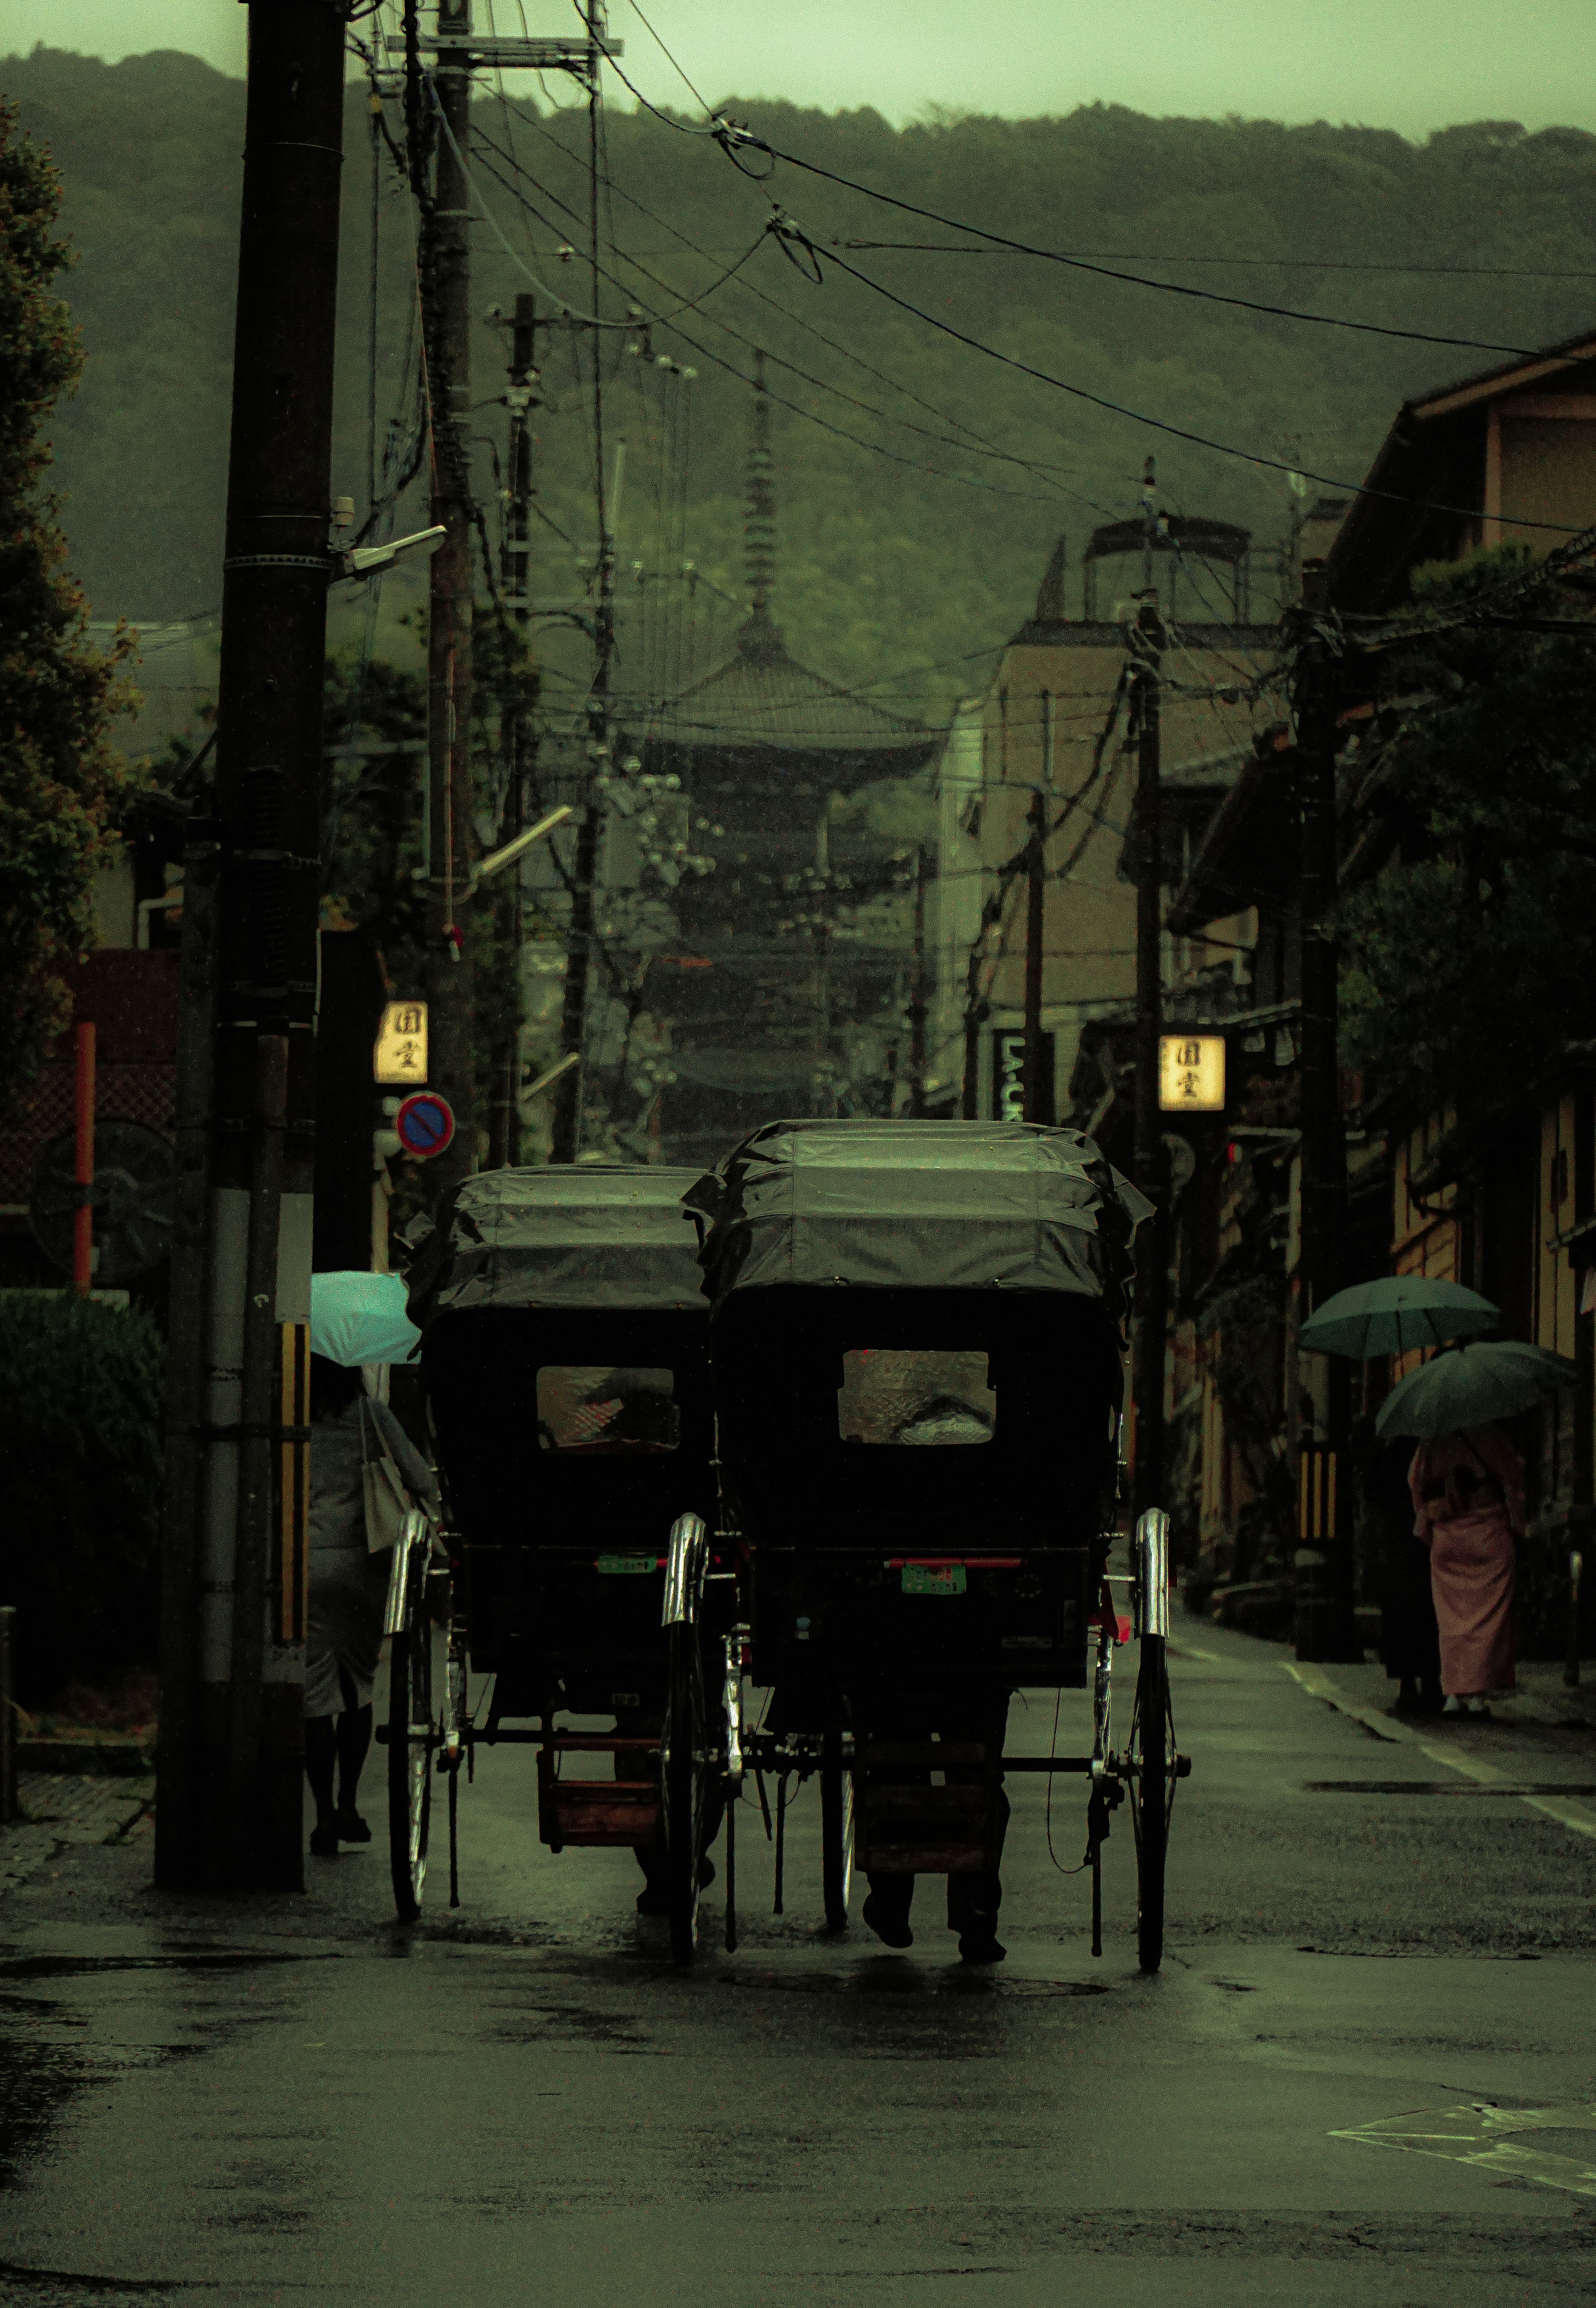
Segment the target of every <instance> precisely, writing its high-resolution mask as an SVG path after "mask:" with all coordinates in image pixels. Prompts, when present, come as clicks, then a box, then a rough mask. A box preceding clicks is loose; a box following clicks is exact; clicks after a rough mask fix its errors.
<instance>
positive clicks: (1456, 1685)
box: [1375, 1339, 1579, 1716]
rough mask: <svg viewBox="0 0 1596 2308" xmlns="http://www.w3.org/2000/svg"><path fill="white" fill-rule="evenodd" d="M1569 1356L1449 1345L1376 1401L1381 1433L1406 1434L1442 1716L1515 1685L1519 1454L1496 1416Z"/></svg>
mask: <svg viewBox="0 0 1596 2308" xmlns="http://www.w3.org/2000/svg"><path fill="white" fill-rule="evenodd" d="M1578 1376H1579V1373H1578V1370H1577V1368H1576V1366H1575V1365H1574V1364H1573V1363H1571V1362H1569V1361H1567V1360H1566V1358H1565V1357H1564V1356H1561V1355H1554V1354H1549V1353H1548V1352H1547V1350H1546V1348H1543V1347H1532V1346H1530V1345H1528V1344H1526V1343H1525V1341H1523V1339H1486V1340H1480V1341H1477V1342H1476V1343H1475V1344H1473V1345H1472V1346H1462V1347H1453V1348H1449V1349H1448V1350H1447V1351H1446V1353H1445V1354H1440V1355H1437V1356H1436V1357H1435V1359H1434V1360H1433V1361H1432V1362H1428V1363H1421V1364H1420V1366H1419V1368H1418V1369H1417V1370H1416V1371H1410V1372H1409V1374H1408V1375H1407V1377H1406V1378H1404V1379H1403V1380H1402V1382H1400V1384H1398V1385H1397V1386H1394V1388H1393V1389H1392V1391H1391V1392H1390V1393H1389V1394H1388V1395H1387V1396H1386V1400H1385V1402H1384V1403H1383V1404H1382V1405H1381V1407H1380V1412H1379V1416H1378V1417H1377V1419H1376V1421H1375V1425H1376V1427H1377V1431H1378V1432H1379V1433H1380V1434H1412V1435H1414V1436H1416V1437H1417V1439H1418V1442H1419V1448H1418V1450H1417V1451H1415V1452H1414V1454H1413V1463H1412V1468H1411V1469H1410V1473H1409V1484H1410V1487H1411V1489H1412V1500H1413V1513H1414V1523H1413V1529H1414V1533H1415V1536H1416V1537H1419V1538H1420V1540H1422V1541H1423V1542H1424V1543H1425V1544H1426V1545H1427V1546H1429V1577H1430V1588H1431V1591H1432V1593H1433V1594H1434V1597H1435V1605H1436V1618H1437V1623H1438V1624H1439V1626H1440V1631H1441V1684H1442V1688H1443V1689H1444V1691H1445V1692H1446V1713H1447V1714H1449V1715H1472V1716H1489V1713H1490V1706H1489V1699H1490V1694H1491V1693H1492V1692H1509V1691H1512V1690H1514V1689H1515V1688H1516V1677H1515V1673H1514V1637H1513V1586H1514V1540H1515V1538H1520V1537H1523V1529H1524V1472H1523V1460H1521V1459H1520V1457H1519V1454H1518V1452H1517V1451H1516V1450H1515V1449H1514V1445H1513V1443H1512V1442H1511V1441H1510V1440H1509V1439H1508V1437H1507V1436H1506V1434H1504V1433H1503V1432H1502V1430H1501V1428H1500V1426H1499V1425H1497V1423H1496V1422H1497V1420H1498V1419H1502V1418H1511V1417H1513V1416H1514V1413H1515V1412H1517V1411H1521V1410H1527V1409H1529V1408H1531V1407H1532V1405H1534V1404H1536V1403H1538V1402H1540V1400H1541V1399H1543V1398H1544V1397H1545V1396H1547V1395H1549V1394H1550V1393H1552V1392H1554V1391H1556V1390H1557V1388H1559V1387H1565V1386H1572V1385H1574V1384H1575V1382H1576V1381H1577V1379H1578Z"/></svg>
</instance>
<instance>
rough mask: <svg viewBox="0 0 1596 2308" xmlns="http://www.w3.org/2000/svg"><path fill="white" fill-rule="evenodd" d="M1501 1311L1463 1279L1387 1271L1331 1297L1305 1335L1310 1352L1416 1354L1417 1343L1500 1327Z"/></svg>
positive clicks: (1435, 1343)
mask: <svg viewBox="0 0 1596 2308" xmlns="http://www.w3.org/2000/svg"><path fill="white" fill-rule="evenodd" d="M1501 1311H1502V1310H1501V1308H1500V1307H1499V1306H1493V1305H1491V1303H1490V1300H1489V1298H1482V1297H1481V1296H1480V1293H1479V1292H1478V1291H1477V1290H1465V1289H1464V1288H1463V1285H1462V1283H1461V1282H1440V1281H1430V1280H1429V1279H1427V1277H1425V1276H1424V1275H1422V1274H1387V1275H1384V1276H1382V1278H1381V1279H1380V1280H1379V1281H1378V1282H1360V1283H1358V1284H1356V1285H1355V1286H1354V1287H1352V1288H1351V1290H1338V1291H1337V1292H1336V1294H1335V1296H1334V1298H1326V1301H1325V1303H1324V1305H1322V1306H1320V1307H1319V1308H1318V1309H1317V1311H1316V1312H1315V1313H1313V1314H1311V1315H1310V1316H1309V1319H1308V1321H1307V1322H1304V1323H1303V1325H1302V1333H1301V1340H1302V1344H1303V1345H1304V1346H1305V1347H1306V1348H1308V1349H1309V1353H1310V1354H1316V1355H1350V1356H1351V1358H1352V1360H1353V1361H1354V1362H1369V1361H1371V1360H1372V1359H1373V1357H1374V1356H1376V1355H1411V1354H1412V1352H1413V1351H1414V1349H1415V1348H1420V1347H1444V1346H1446V1345H1447V1344H1448V1342H1449V1341H1450V1340H1452V1339H1473V1338H1478V1337H1479V1335H1480V1331H1494V1330H1495V1329H1496V1327H1497V1323H1498V1322H1500V1320H1501Z"/></svg>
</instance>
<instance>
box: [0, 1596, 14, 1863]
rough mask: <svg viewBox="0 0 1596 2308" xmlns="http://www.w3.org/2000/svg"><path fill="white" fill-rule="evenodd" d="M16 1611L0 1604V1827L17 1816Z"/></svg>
mask: <svg viewBox="0 0 1596 2308" xmlns="http://www.w3.org/2000/svg"><path fill="white" fill-rule="evenodd" d="M16 1623H17V1615H16V1611H15V1608H14V1607H13V1605H11V1604H9V1603H4V1604H0V1827H5V1826H9V1825H10V1823H11V1821H13V1819H15V1817H16V1815H17V1709H16V1701H15V1700H14V1699H13V1696H12V1688H11V1678H12V1630H13V1628H14V1626H15V1625H16Z"/></svg>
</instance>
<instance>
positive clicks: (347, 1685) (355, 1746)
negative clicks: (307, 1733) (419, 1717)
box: [334, 1666, 372, 1843]
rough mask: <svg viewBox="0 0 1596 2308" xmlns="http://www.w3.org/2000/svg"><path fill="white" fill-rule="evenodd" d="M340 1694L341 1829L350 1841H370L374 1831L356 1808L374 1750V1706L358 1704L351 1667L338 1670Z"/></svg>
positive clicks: (341, 1833) (339, 1779)
mask: <svg viewBox="0 0 1596 2308" xmlns="http://www.w3.org/2000/svg"><path fill="white" fill-rule="evenodd" d="M338 1687H339V1697H340V1698H341V1699H342V1701H343V1702H344V1707H343V1712H342V1714H341V1715H340V1716H339V1718H338V1723H337V1726H336V1729H335V1733H334V1736H335V1738H336V1741H337V1744H338V1831H339V1835H340V1836H341V1837H342V1839H343V1840H344V1841H345V1842H346V1843H369V1842H370V1841H371V1839H372V1831H371V1830H370V1828H369V1827H368V1826H367V1825H366V1823H365V1820H363V1819H362V1818H361V1816H360V1813H359V1812H358V1811H357V1810H356V1804H355V1798H356V1796H357V1795H358V1794H359V1792H360V1774H361V1771H362V1770H363V1769H364V1768H365V1759H366V1757H367V1755H368V1754H369V1753H371V1744H372V1706H371V1701H370V1700H369V1699H368V1700H367V1701H366V1703H365V1706H364V1707H361V1706H358V1705H356V1701H357V1700H358V1698H359V1693H358V1692H357V1691H356V1688H355V1685H354V1683H353V1681H352V1679H351V1677H350V1675H349V1671H348V1668H347V1667H342V1666H340V1667H339V1671H338Z"/></svg>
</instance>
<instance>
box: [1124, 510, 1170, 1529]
mask: <svg viewBox="0 0 1596 2308" xmlns="http://www.w3.org/2000/svg"><path fill="white" fill-rule="evenodd" d="M1149 557H1150V556H1149ZM1163 640H1164V634H1163V620H1162V619H1161V618H1160V616H1159V614H1158V598H1157V595H1156V594H1152V593H1144V594H1143V596H1142V600H1141V607H1140V608H1139V609H1138V610H1137V621H1136V631H1135V634H1134V637H1133V642H1134V648H1135V654H1136V661H1137V673H1136V676H1135V684H1134V695H1135V710H1136V726H1137V793H1136V816H1137V890H1136V1161H1135V1168H1136V1183H1137V1185H1138V1186H1139V1187H1140V1188H1141V1190H1142V1192H1143V1193H1144V1194H1146V1196H1147V1198H1148V1200H1149V1201H1151V1202H1152V1203H1153V1205H1154V1215H1153V1216H1152V1217H1151V1218H1150V1219H1147V1220H1146V1223H1145V1225H1144V1226H1143V1227H1141V1229H1140V1232H1139V1235H1138V1238H1137V1261H1136V1298H1135V1324H1136V1328H1135V1333H1134V1344H1133V1353H1132V1362H1131V1394H1132V1399H1133V1400H1134V1402H1135V1404H1136V1430H1135V1432H1136V1469H1135V1481H1134V1485H1133V1491H1132V1505H1133V1511H1134V1512H1135V1513H1137V1514H1138V1515H1139V1514H1140V1513H1142V1512H1143V1511H1144V1510H1145V1509H1146V1508H1147V1507H1156V1506H1162V1505H1163V1503H1164V1501H1163V1364H1164V1346H1165V1340H1164V1331H1165V1325H1166V1322H1167V1312H1168V1298H1169V1274H1168V1267H1169V1219H1168V1214H1167V1212H1166V1210H1165V1209H1164V1200H1165V1197H1164V1175H1165V1171H1166V1169H1167V1167H1168V1166H1167V1163H1166V1161H1165V1158H1164V1144H1163V1112H1162V1110H1161V1108H1160V1106H1159V1102H1158V1072H1159V1064H1158V1059H1159V1040H1160V1038H1161V1036H1162V1035H1163V787H1162V779H1161V775H1160V766H1161V756H1160V727H1159V724H1160V703H1161V696H1160V688H1161V685H1160V666H1161V664H1162V661H1163Z"/></svg>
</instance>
